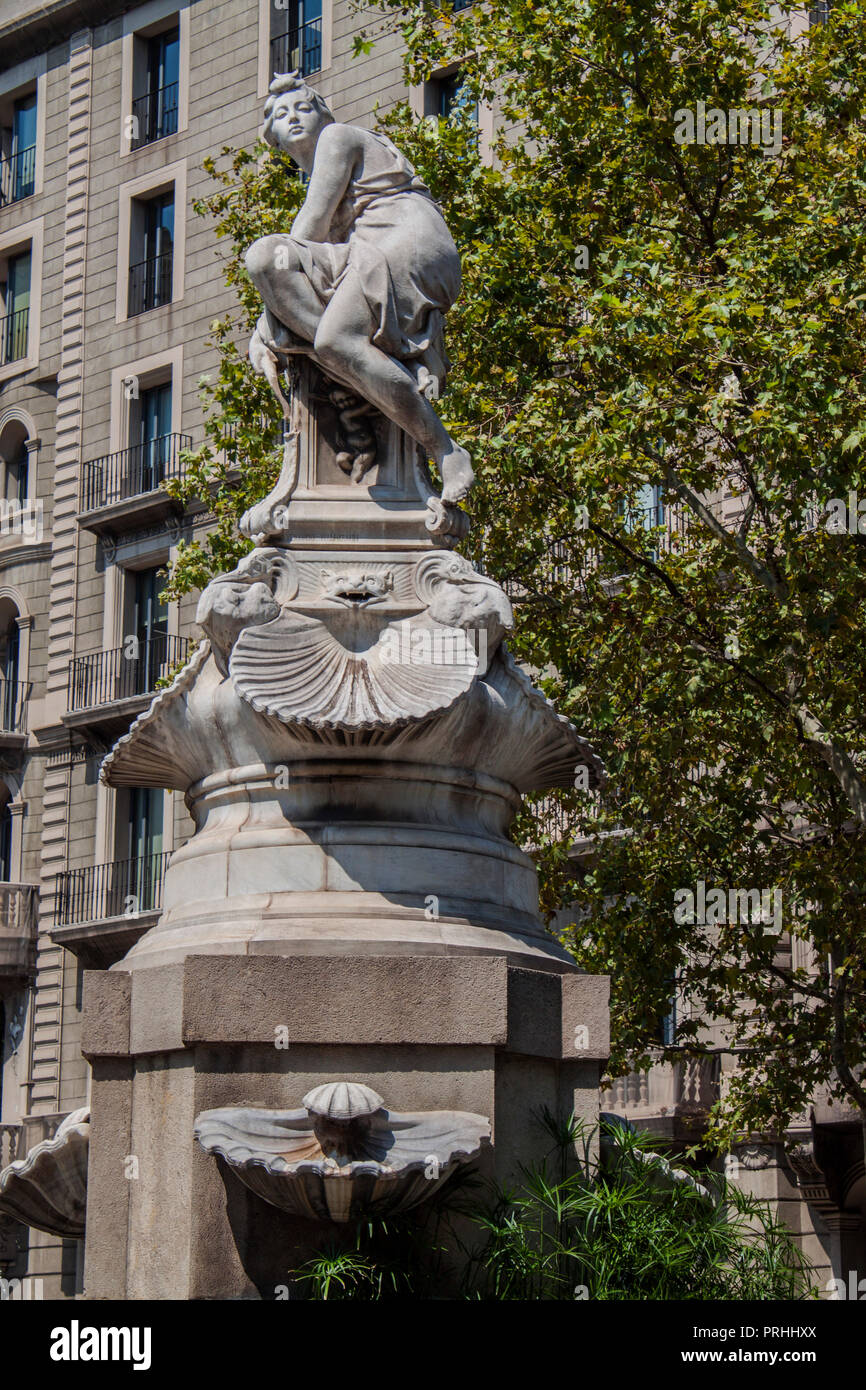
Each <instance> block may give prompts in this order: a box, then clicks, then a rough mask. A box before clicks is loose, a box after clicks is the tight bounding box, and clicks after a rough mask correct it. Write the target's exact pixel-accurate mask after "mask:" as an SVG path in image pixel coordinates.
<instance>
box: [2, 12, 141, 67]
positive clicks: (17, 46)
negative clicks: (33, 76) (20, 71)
mask: <svg viewBox="0 0 866 1390" xmlns="http://www.w3.org/2000/svg"><path fill="white" fill-rule="evenodd" d="M140 3H141V0H47V3H41V4H40V3H38V0H3V5H2V12H0V72H5V71H6V69H7V68H11V67H14V66H15V64H16V63H20V62H23V61H24V59H26V58H32V57H33V56H34V55H35V54H37V53H44V52H45V51H46V50H48V49H50V48H54V47H55V46H56V45H57V44H60V43H64V42H65V41H66V40H67V39H68V38H69V37H70V36H71V35H72V34H74V33H76V32H77V31H78V30H80V29H89V28H91V27H92V26H93V25H96V24H106V23H107V22H108V21H109V20H111V19H115V18H117V17H118V16H119V15H122V14H126V12H127V10H133V9H135V8H136V5H138V4H140Z"/></svg>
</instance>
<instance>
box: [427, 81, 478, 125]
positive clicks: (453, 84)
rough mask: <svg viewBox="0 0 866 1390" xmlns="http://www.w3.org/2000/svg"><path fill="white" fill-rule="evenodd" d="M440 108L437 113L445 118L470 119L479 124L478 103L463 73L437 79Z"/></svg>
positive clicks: (448, 119)
mask: <svg viewBox="0 0 866 1390" xmlns="http://www.w3.org/2000/svg"><path fill="white" fill-rule="evenodd" d="M436 95H437V99H438V110H437V112H436V115H438V116H442V117H443V118H444V119H445V120H447V121H451V120H467V119H468V120H470V121H472V122H473V124H475V125H477V124H478V103H477V101H476V100H475V99H474V97H473V96H472V95H471V93H470V91H469V89H468V88H467V86H466V81H465V79H464V76H463V74H462V73H461V72H460V71H458V72H453V73H451V74H450V75H449V76H448V77H440V78H439V79H438V80H437V81H436Z"/></svg>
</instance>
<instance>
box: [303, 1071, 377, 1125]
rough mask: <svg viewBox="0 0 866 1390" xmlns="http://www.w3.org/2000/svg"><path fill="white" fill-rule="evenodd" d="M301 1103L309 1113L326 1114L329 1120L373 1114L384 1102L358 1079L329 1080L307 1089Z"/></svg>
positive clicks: (353, 1118)
mask: <svg viewBox="0 0 866 1390" xmlns="http://www.w3.org/2000/svg"><path fill="white" fill-rule="evenodd" d="M301 1104H302V1105H303V1107H304V1109H305V1110H308V1111H309V1112H310V1114H311V1115H326V1116H327V1118H328V1119H329V1120H356V1119H359V1118H360V1117H361V1116H362V1115H375V1113H376V1111H377V1110H381V1108H382V1106H383V1105H384V1104H385V1102H384V1101H383V1099H382V1097H381V1096H380V1095H377V1094H376V1092H375V1091H373V1090H371V1088H370V1087H369V1086H364V1085H362V1084H361V1082H359V1081H329V1082H327V1083H326V1085H324V1086H316V1087H314V1089H313V1090H312V1091H308V1092H307V1094H306V1095H305V1096H304V1099H303V1100H302V1101H301Z"/></svg>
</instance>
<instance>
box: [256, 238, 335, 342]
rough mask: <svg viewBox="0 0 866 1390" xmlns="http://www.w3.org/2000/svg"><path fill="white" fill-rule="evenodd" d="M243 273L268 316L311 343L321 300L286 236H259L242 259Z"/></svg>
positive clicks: (295, 250) (319, 314)
mask: <svg viewBox="0 0 866 1390" xmlns="http://www.w3.org/2000/svg"><path fill="white" fill-rule="evenodd" d="M244 264H245V266H246V268H247V274H248V275H249V277H250V279H251V280H252V282H253V284H254V285H255V287H256V289H257V290H258V292H259V294H260V295H261V297H262V299H263V300H264V302H265V304H267V306H268V308H269V309H270V311H271V313H272V314H275V315H276V316H277V318H278V319H279V320H280V322H281V323H284V324H285V325H286V327H287V328H288V329H290V330H291V331H292V333H296V334H297V335H298V337H299V338H304V339H306V341H307V342H308V343H312V342H313V341H314V339H315V337H316V330H317V329H318V327H319V323H320V321H321V318H322V301H321V300H320V299H319V296H318V295H317V294H316V291H315V290H314V289H313V286H312V285H311V284H310V281H309V279H308V277H307V274H306V272H305V271H304V270H303V268H302V266H301V262H300V257H299V255H298V251H297V248H296V247H295V246H294V245H293V243H292V240H291V238H290V237H287V236H279V235H274V236H263V237H260V238H259V240H258V241H254V242H253V244H252V246H251V247H250V248H249V250H248V251H247V253H246V255H245V256H244Z"/></svg>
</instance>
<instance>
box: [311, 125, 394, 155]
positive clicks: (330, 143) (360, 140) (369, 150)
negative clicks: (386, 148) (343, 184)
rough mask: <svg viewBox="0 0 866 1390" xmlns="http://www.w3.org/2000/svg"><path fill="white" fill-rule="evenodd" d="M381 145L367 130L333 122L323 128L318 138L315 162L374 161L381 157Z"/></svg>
mask: <svg viewBox="0 0 866 1390" xmlns="http://www.w3.org/2000/svg"><path fill="white" fill-rule="evenodd" d="M381 154H382V144H381V141H379V140H377V139H376V137H375V135H371V134H370V132H369V130H363V129H362V127H361V126H357V125H343V124H341V123H340V122H339V121H334V122H333V123H332V124H331V125H327V126H325V128H324V130H323V131H322V133H321V135H320V136H319V143H318V146H317V148H316V162H317V163H318V162H319V161H320V160H321V161H325V160H328V161H330V160H339V161H343V160H347V159H351V160H352V161H353V162H357V161H358V160H359V159H361V160H364V161H365V162H366V161H367V160H369V159H370V158H371V157H372V158H373V159H375V158H376V157H377V156H379V157H381Z"/></svg>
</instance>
